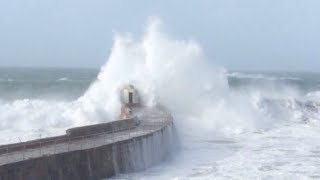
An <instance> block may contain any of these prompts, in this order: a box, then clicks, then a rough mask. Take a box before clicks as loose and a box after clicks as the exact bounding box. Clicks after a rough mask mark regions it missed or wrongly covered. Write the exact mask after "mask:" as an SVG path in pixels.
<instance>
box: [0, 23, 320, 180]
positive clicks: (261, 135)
mask: <svg viewBox="0 0 320 180" xmlns="http://www.w3.org/2000/svg"><path fill="white" fill-rule="evenodd" d="M161 24H162V23H161V22H159V20H153V21H151V22H150V24H149V25H148V26H147V28H146V32H145V33H144V34H143V35H142V36H141V37H139V38H135V37H132V36H131V35H127V34H123V35H121V34H120V35H116V37H115V42H114V45H113V47H112V50H111V54H110V56H109V57H108V59H107V60H106V63H105V64H104V65H103V66H102V67H101V68H99V69H72V68H31V67H30V68H14V67H10V68H5V67H2V68H0V144H7V143H13V142H23V141H27V140H31V139H35V138H42V137H49V136H54V135H60V134H64V133H65V130H66V129H67V128H70V127H74V126H81V125H87V124H94V123H99V122H108V121H112V120H114V119H116V117H117V115H118V113H119V110H120V102H119V89H120V88H121V87H122V86H123V85H125V84H133V85H134V86H135V87H136V88H137V89H138V91H139V94H140V96H141V100H142V103H144V105H146V106H154V105H156V104H162V105H165V106H166V107H167V108H168V109H169V110H170V111H171V113H172V115H173V117H174V124H175V127H176V129H177V132H178V136H179V141H180V148H179V150H176V151H175V152H174V153H173V154H172V155H171V156H168V158H167V159H165V160H164V161H163V162H161V163H159V164H157V165H155V166H153V167H150V168H148V169H147V170H145V171H142V172H136V173H130V174H119V175H117V176H115V177H113V179H124V180H131V179H145V180H149V179H174V180H180V179H181V180H182V179H290V180H291V179H320V73H317V72H287V71H259V70H257V71H252V70H251V71H246V70H229V69H227V68H225V67H223V66H222V65H218V64H216V63H215V62H214V60H212V59H210V58H208V57H206V56H205V52H203V50H202V48H201V46H200V45H199V44H198V43H197V42H195V41H194V40H188V39H183V40H180V39H175V38H174V37H171V36H170V35H168V34H166V33H165V31H164V30H163V28H162V26H163V25H161ZM159 148H160V147H159Z"/></svg>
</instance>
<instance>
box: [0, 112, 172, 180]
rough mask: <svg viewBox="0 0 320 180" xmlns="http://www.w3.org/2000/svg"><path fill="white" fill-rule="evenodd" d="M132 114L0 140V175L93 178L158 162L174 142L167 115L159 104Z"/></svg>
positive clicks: (2, 179)
mask: <svg viewBox="0 0 320 180" xmlns="http://www.w3.org/2000/svg"><path fill="white" fill-rule="evenodd" d="M138 114H139V115H138V116H135V117H132V118H128V119H125V120H118V121H113V122H110V123H103V124H96V125H90V126H84V127H77V128H73V129H69V130H67V132H66V135H63V136H57V137H51V138H45V139H41V140H40V139H39V140H33V141H29V142H24V143H17V144H10V145H3V146H0V180H38V179H39V180H97V179H103V178H108V177H111V176H114V175H116V174H118V173H129V172H135V171H141V170H144V169H146V168H148V167H150V166H152V165H154V164H156V163H159V162H161V161H162V160H163V159H165V158H166V157H167V156H168V155H169V154H170V153H171V151H172V148H173V147H174V146H175V143H176V141H175V138H176V137H175V132H174V126H173V119H172V117H171V115H170V113H168V112H167V111H166V110H165V109H164V108H161V107H154V108H141V112H139V113H138Z"/></svg>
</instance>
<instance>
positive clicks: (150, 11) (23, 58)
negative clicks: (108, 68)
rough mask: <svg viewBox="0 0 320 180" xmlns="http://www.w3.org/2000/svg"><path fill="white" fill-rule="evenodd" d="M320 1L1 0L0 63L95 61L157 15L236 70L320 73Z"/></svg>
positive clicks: (85, 64)
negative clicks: (121, 35)
mask: <svg viewBox="0 0 320 180" xmlns="http://www.w3.org/2000/svg"><path fill="white" fill-rule="evenodd" d="M319 9H320V1H319V0H193V1H191V0H189V1H188V0H176V1H173V0H159V1H150V0H137V1H134V0H127V1H124V0H0V66H37V67H39V66H40V67H41V66H50V67H51V66H54V67H94V68H98V67H99V66H100V65H101V64H103V63H104V62H105V61H106V58H107V56H108V53H109V50H110V47H111V45H112V38H113V30H116V31H120V32H133V33H136V34H140V33H141V32H142V31H143V26H144V24H145V22H146V20H147V17H148V16H150V15H156V16H159V17H160V18H162V20H163V21H164V23H165V25H166V30H167V31H169V33H170V34H172V36H174V37H177V38H193V39H195V40H197V41H198V42H199V43H200V44H201V45H202V47H203V48H204V50H205V53H206V55H207V57H208V58H209V59H212V60H213V61H215V62H217V63H218V64H221V65H223V66H225V67H227V68H231V69H249V70H254V69H259V70H261V69H263V70H304V71H306V70H307V71H320V10H319Z"/></svg>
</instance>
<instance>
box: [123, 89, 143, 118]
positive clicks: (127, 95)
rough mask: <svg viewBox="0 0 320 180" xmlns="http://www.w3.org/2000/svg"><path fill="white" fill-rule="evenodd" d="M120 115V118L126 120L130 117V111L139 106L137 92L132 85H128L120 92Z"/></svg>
mask: <svg viewBox="0 0 320 180" xmlns="http://www.w3.org/2000/svg"><path fill="white" fill-rule="evenodd" d="M120 98H121V104H122V106H121V114H120V118H122V119H126V118H129V117H131V116H132V109H133V108H134V107H137V106H139V105H140V97H139V94H138V91H137V90H136V89H135V88H134V86H133V85H131V84H129V85H126V86H124V87H123V88H122V90H121V97H120Z"/></svg>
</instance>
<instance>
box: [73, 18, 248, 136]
mask: <svg viewBox="0 0 320 180" xmlns="http://www.w3.org/2000/svg"><path fill="white" fill-rule="evenodd" d="M225 74H226V73H225V70H224V69H223V68H221V67H218V66H215V65H213V63H212V62H209V61H208V60H207V59H206V58H205V56H204V54H203V52H202V50H201V47H200V46H199V45H198V44H197V43H196V42H194V41H191V40H175V39H172V38H171V37H169V36H168V35H166V34H165V33H163V31H162V22H161V20H159V19H158V18H151V19H150V20H149V22H148V24H147V27H146V32H145V35H144V36H143V37H142V38H141V39H140V40H135V39H134V38H133V37H132V36H131V35H130V34H125V35H122V34H116V36H115V40H114V45H113V47H112V51H111V54H110V57H109V59H108V61H107V63H106V64H105V65H104V66H103V67H102V68H101V72H100V74H99V75H98V78H97V80H96V82H94V83H93V84H92V86H91V87H90V88H89V90H88V91H87V93H86V94H85V95H84V96H83V97H82V98H80V99H79V101H82V102H83V103H84V104H87V105H85V107H90V108H87V109H84V112H83V113H80V115H79V116H81V117H82V116H84V117H88V115H90V114H93V117H94V118H95V119H99V118H100V119H101V118H105V117H106V116H108V117H110V118H112V117H115V116H116V115H117V114H118V113H119V109H120V102H119V95H118V92H119V88H120V87H121V86H123V84H126V83H133V84H134V85H135V86H136V88H137V89H138V90H139V92H140V93H141V96H142V98H143V99H142V100H143V102H144V104H146V105H148V106H152V105H155V104H157V103H159V104H163V105H165V106H167V107H168V108H169V109H170V110H171V111H172V113H173V115H174V116H175V119H176V123H177V124H178V126H179V127H180V128H182V127H183V128H185V129H193V131H195V130H199V131H201V132H202V131H203V130H205V129H207V130H209V131H211V130H218V131H219V130H221V131H224V130H228V131H239V130H240V131H241V130H242V129H244V128H248V126H249V127H250V128H252V127H251V126H252V122H250V120H252V119H253V117H252V116H254V115H253V114H252V112H249V111H250V110H244V111H242V112H241V111H240V110H238V109H245V108H244V107H247V106H249V103H237V102H234V101H233V100H231V98H230V90H229V88H228V81H227V78H226V75H225ZM232 99H233V98H232ZM234 99H239V98H234ZM239 101H240V100H239ZM242 101H243V100H241V102H242ZM243 105H245V106H243ZM80 112H82V111H80ZM99 114H100V115H99ZM101 120H105V119H101ZM195 127H198V128H195Z"/></svg>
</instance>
